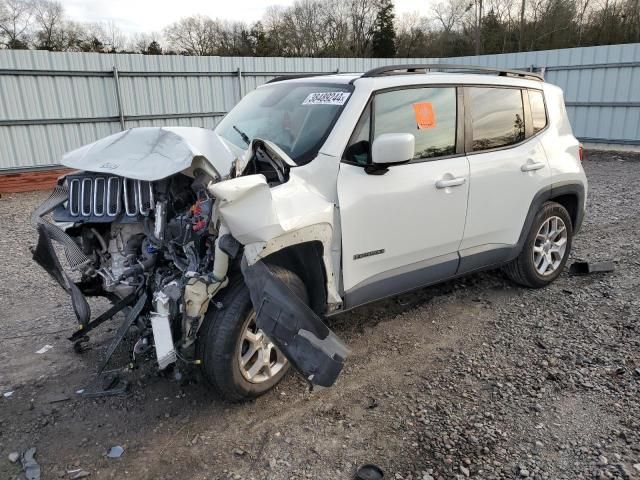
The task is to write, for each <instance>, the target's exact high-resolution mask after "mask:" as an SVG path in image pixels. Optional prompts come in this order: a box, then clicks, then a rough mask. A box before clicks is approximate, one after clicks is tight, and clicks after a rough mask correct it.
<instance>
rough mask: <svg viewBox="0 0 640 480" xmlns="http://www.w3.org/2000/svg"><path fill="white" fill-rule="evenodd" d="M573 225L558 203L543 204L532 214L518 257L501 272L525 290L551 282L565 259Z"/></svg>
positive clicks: (564, 262) (559, 271)
mask: <svg viewBox="0 0 640 480" xmlns="http://www.w3.org/2000/svg"><path fill="white" fill-rule="evenodd" d="M572 242H573V225H572V223H571V217H570V216H569V212H567V209H566V208H564V207H563V206H562V205H560V204H559V203H555V202H547V203H545V204H544V205H543V206H542V208H541V209H540V211H539V212H538V213H537V214H536V216H535V218H534V219H533V223H532V225H531V230H530V231H529V234H528V235H527V238H526V240H525V242H524V246H523V247H522V252H520V255H519V256H518V257H517V258H516V259H515V260H513V261H512V262H511V263H510V264H509V265H507V266H506V267H504V272H505V273H506V275H507V277H509V278H510V279H511V280H512V281H514V282H516V283H519V284H520V285H524V286H525V287H531V288H540V287H544V286H546V285H549V284H550V283H551V282H553V281H554V280H555V279H556V278H558V276H559V275H560V273H561V272H562V269H563V268H564V266H565V264H566V263H567V259H568V258H569V253H570V251H571V244H572Z"/></svg>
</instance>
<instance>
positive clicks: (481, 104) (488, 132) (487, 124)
mask: <svg viewBox="0 0 640 480" xmlns="http://www.w3.org/2000/svg"><path fill="white" fill-rule="evenodd" d="M467 94H468V96H469V105H470V108H471V133H472V144H471V145H472V151H474V152H477V151H481V150H489V149H492V148H499V147H506V146H509V145H513V144H516V143H519V142H521V141H522V140H524V138H525V129H524V108H523V104H522V92H521V91H520V89H519V88H498V87H468V88H467Z"/></svg>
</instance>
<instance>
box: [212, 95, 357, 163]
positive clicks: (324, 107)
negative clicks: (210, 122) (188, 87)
mask: <svg viewBox="0 0 640 480" xmlns="http://www.w3.org/2000/svg"><path fill="white" fill-rule="evenodd" d="M352 89H353V87H352V86H351V85H348V84H340V85H337V84H326V83H288V82H287V83H277V84H273V85H267V86H265V87H261V88H257V89H256V90H254V91H253V92H251V93H250V94H248V95H247V96H246V97H244V98H243V99H242V100H241V101H240V103H238V105H236V106H235V107H234V108H233V109H232V110H231V111H230V112H229V113H228V114H227V115H226V116H225V117H224V118H223V119H222V121H221V122H220V124H219V125H218V127H217V128H216V133H218V134H219V135H221V136H222V137H224V138H225V139H226V140H228V141H229V142H231V143H233V144H234V145H236V146H238V147H240V148H242V149H243V150H244V149H246V148H247V146H248V145H249V144H250V143H251V140H253V139H254V138H261V139H263V140H269V141H271V142H273V143H275V144H276V145H278V147H280V148H281V149H282V150H283V151H284V152H285V153H286V154H287V155H289V157H291V159H292V160H293V161H294V162H296V163H297V164H298V165H302V164H304V163H307V162H309V161H311V160H312V159H313V158H314V157H315V156H316V155H317V153H318V150H319V149H320V147H321V146H322V144H323V143H324V141H325V139H326V138H327V136H328V135H329V132H330V131H331V127H333V124H334V123H335V121H336V120H337V118H338V115H339V114H340V112H341V110H342V108H343V107H344V104H345V103H346V102H347V100H348V98H349V96H350V95H351V91H352Z"/></svg>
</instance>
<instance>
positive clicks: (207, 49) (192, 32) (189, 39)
mask: <svg viewBox="0 0 640 480" xmlns="http://www.w3.org/2000/svg"><path fill="white" fill-rule="evenodd" d="M164 33H165V36H166V38H167V42H168V43H169V46H171V47H172V48H174V49H176V50H177V51H179V52H184V53H187V54H189V55H214V54H215V46H216V41H215V33H216V32H215V24H214V22H213V20H211V19H210V18H209V17H205V16H203V15H194V16H192V17H186V18H182V19H180V20H178V21H177V22H175V23H173V24H171V25H169V26H168V27H167V28H166V29H165V31H164Z"/></svg>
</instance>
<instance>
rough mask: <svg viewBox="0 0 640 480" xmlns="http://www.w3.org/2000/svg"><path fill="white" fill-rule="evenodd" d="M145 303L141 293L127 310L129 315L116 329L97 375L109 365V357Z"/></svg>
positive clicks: (143, 295)
mask: <svg viewBox="0 0 640 480" xmlns="http://www.w3.org/2000/svg"><path fill="white" fill-rule="evenodd" d="M146 303H147V294H146V293H143V294H142V295H140V298H138V301H137V302H136V304H135V305H134V306H133V307H132V308H131V310H129V313H127V317H126V318H125V319H124V320H123V321H122V323H121V324H120V327H118V331H117V332H116V336H115V337H113V340H112V341H111V345H109V349H108V350H107V354H106V355H105V358H104V360H103V361H102V365H101V366H100V368H99V369H98V372H99V373H102V372H103V371H104V369H105V368H106V366H107V364H108V363H109V360H111V356H112V355H113V353H114V352H115V351H116V348H118V345H120V342H122V340H123V339H124V337H125V335H126V334H127V332H128V331H129V328H131V325H133V322H135V321H136V319H137V318H138V315H140V312H141V311H142V309H143V308H144V306H145V304H146Z"/></svg>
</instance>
